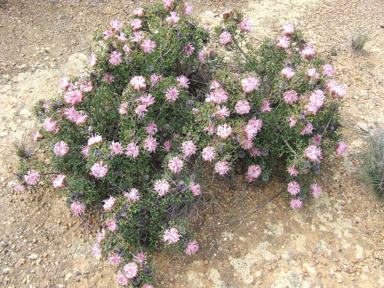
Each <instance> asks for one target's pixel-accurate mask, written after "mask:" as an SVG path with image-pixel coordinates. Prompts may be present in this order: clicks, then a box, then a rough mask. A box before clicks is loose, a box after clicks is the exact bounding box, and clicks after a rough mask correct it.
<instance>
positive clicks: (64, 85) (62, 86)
mask: <svg viewBox="0 0 384 288" xmlns="http://www.w3.org/2000/svg"><path fill="white" fill-rule="evenodd" d="M70 84H71V79H69V78H68V77H64V78H62V79H60V89H61V90H67V89H68V87H69V85H70Z"/></svg>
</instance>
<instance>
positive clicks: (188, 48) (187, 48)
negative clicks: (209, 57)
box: [184, 43, 195, 56]
mask: <svg viewBox="0 0 384 288" xmlns="http://www.w3.org/2000/svg"><path fill="white" fill-rule="evenodd" d="M194 51H195V47H193V45H192V44H191V43H188V45H187V46H185V48H184V55H185V56H191V55H192V54H193V52H194Z"/></svg>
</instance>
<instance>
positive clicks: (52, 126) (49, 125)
mask: <svg viewBox="0 0 384 288" xmlns="http://www.w3.org/2000/svg"><path fill="white" fill-rule="evenodd" d="M43 128H44V130H45V131H47V132H53V131H55V130H56V129H57V121H53V120H52V118H46V119H45V120H44V122H43Z"/></svg>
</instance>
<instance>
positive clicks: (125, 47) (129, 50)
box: [123, 44, 131, 56]
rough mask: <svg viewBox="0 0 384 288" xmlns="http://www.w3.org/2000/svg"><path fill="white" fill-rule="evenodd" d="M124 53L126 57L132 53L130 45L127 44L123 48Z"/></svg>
mask: <svg viewBox="0 0 384 288" xmlns="http://www.w3.org/2000/svg"><path fill="white" fill-rule="evenodd" d="M123 51H124V52H125V55H127V56H128V55H129V53H131V48H129V45H127V44H125V45H124V46H123Z"/></svg>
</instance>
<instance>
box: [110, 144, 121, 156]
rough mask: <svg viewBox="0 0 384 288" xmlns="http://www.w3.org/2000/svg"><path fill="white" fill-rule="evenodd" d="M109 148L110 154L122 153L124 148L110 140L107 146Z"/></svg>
mask: <svg viewBox="0 0 384 288" xmlns="http://www.w3.org/2000/svg"><path fill="white" fill-rule="evenodd" d="M109 149H111V150H112V151H111V154H117V155H123V154H124V151H123V150H124V149H123V146H121V143H119V142H115V141H112V142H111V145H110V146H109Z"/></svg>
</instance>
